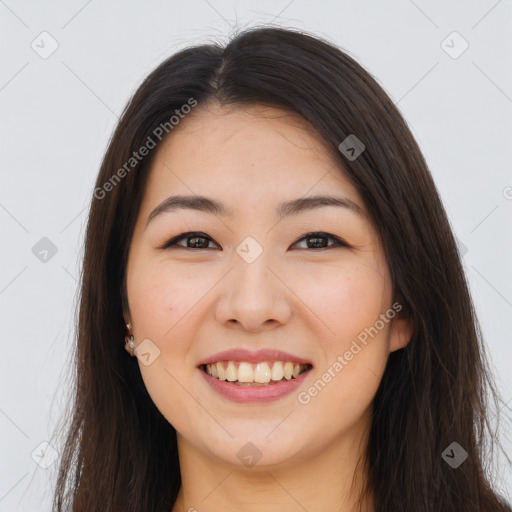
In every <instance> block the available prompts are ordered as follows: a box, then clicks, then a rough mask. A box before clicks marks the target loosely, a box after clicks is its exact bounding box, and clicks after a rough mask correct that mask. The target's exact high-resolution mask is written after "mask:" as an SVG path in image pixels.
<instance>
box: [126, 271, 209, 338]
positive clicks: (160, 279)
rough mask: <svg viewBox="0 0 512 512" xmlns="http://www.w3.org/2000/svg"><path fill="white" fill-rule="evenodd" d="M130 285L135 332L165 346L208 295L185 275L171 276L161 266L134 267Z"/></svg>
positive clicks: (129, 294)
mask: <svg viewBox="0 0 512 512" xmlns="http://www.w3.org/2000/svg"><path fill="white" fill-rule="evenodd" d="M127 284H128V297H129V298H130V312H131V315H132V319H133V325H134V329H135V332H137V331H138V332H139V336H138V337H140V336H145V337H154V338H155V339H158V340H160V341H161V342H163V341H164V340H165V339H167V338H169V336H171V332H172V330H173V329H174V326H175V325H176V324H178V322H180V320H181V319H184V318H185V317H186V318H187V319H188V318H189V317H190V316H191V315H192V316H193V306H194V304H196V303H197V302H198V300H199V299H200V297H201V294H202V293H204V291H202V287H198V286H195V285H194V284H195V281H194V280H193V279H192V278H187V276H183V272H179V271H173V272H170V271H169V268H167V269H166V268H162V265H159V264H158V263H152V264H151V265H140V266H138V267H135V266H134V270H133V272H132V273H131V274H129V276H128V283H127ZM205 287H206V286H205ZM171 337H172V336H171Z"/></svg>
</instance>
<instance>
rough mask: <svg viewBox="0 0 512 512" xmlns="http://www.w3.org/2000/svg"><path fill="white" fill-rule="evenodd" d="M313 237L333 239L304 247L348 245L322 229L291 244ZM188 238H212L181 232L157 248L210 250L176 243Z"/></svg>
mask: <svg viewBox="0 0 512 512" xmlns="http://www.w3.org/2000/svg"><path fill="white" fill-rule="evenodd" d="M313 237H317V238H319V237H323V238H329V239H331V240H333V241H334V244H333V245H331V246H328V247H319V248H316V249H315V248H314V247H309V248H306V249H311V250H321V249H332V248H334V247H350V245H349V244H347V243H346V242H344V241H343V240H342V239H341V238H338V237H337V236H334V235H331V234H329V233H325V232H323V231H313V232H311V233H306V234H305V235H303V236H302V237H301V238H299V239H298V240H296V241H295V242H294V243H293V245H295V244H296V243H298V242H300V241H302V240H304V239H308V238H313ZM188 238H205V239H208V240H211V241H212V242H213V240H212V239H211V238H210V237H209V236H208V235H206V234H205V233H201V232H200V231H188V232H186V233H181V234H179V235H177V236H175V237H173V238H171V239H170V240H168V241H167V242H165V243H164V244H163V245H162V246H160V247H159V249H169V248H170V247H172V246H176V247H180V248H181V249H188V250H195V251H200V250H210V249H208V248H203V247H198V248H194V247H184V246H181V245H180V246H178V245H177V242H179V241H181V240H186V239H188Z"/></svg>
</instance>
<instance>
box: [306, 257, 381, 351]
mask: <svg viewBox="0 0 512 512" xmlns="http://www.w3.org/2000/svg"><path fill="white" fill-rule="evenodd" d="M300 290H302V291H301V293H300V294H299V296H300V297H301V299H302V300H303V301H304V303H305V304H306V305H307V306H308V307H309V308H310V309H311V310H312V311H313V312H314V313H315V314H316V315H317V316H318V317H319V318H320V319H321V320H322V321H323V322H324V323H325V324H326V325H327V326H328V327H329V330H330V334H329V338H330V339H332V341H333V342H335V344H336V345H337V346H339V345H343V344H345V343H346V342H348V343H350V341H351V340H352V339H353V338H355V337H356V336H357V335H358V334H359V333H360V332H361V331H362V330H363V329H365V328H367V327H369V326H371V325H373V324H374V323H375V321H376V320H377V319H378V318H379V315H380V314H381V313H383V312H384V309H385V306H386V303H387V302H386V301H387V300H388V299H389V297H387V290H386V288H385V279H384V278H383V276H382V275H381V273H380V272H378V271H377V269H376V267H372V266H369V265H367V264H365V263H364V262H363V263H361V262H358V261H354V262H345V263H344V265H342V266H341V265H340V266H337V267H336V268H333V267H332V266H330V267H328V268H327V267H326V268H323V269H316V270H315V271H313V272H305V273H304V274H302V277H301V286H300Z"/></svg>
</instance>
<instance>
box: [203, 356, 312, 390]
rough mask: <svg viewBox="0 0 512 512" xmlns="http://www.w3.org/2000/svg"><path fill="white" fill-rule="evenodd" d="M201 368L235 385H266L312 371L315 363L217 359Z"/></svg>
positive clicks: (214, 376) (212, 375)
mask: <svg viewBox="0 0 512 512" xmlns="http://www.w3.org/2000/svg"><path fill="white" fill-rule="evenodd" d="M199 368H200V369H201V370H202V371H203V372H204V373H206V374H207V375H209V376H210V377H212V378H214V379H217V380H223V381H226V382H228V383H230V384H233V385H235V386H245V387H265V386H272V385H275V384H278V383H279V382H284V381H289V380H294V379H296V378H298V377H299V376H300V375H302V374H304V373H306V372H308V371H310V370H311V369H312V368H313V365H312V364H310V363H306V364H302V363H297V362H294V361H261V362H256V363H251V362H248V361H231V360H230V361H217V362H214V363H209V364H202V365H200V366H199Z"/></svg>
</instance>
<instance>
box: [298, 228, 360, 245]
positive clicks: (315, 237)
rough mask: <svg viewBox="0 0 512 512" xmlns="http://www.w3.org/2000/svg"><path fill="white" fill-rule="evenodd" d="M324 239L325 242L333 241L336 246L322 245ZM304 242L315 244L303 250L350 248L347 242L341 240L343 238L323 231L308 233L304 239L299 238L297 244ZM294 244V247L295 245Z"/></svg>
mask: <svg viewBox="0 0 512 512" xmlns="http://www.w3.org/2000/svg"><path fill="white" fill-rule="evenodd" d="M322 239H324V240H333V241H334V244H332V245H329V246H328V245H325V244H322ZM302 240H312V241H313V243H311V244H309V243H307V244H306V247H301V249H330V248H331V247H336V246H341V247H350V246H349V245H348V244H347V243H346V242H344V241H343V240H341V238H338V237H337V236H334V235H330V234H329V233H323V232H322V231H317V232H313V233H308V234H306V235H304V236H303V237H302V238H299V240H297V242H295V244H297V243H298V242H300V241H302ZM295 244H294V245H295Z"/></svg>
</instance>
